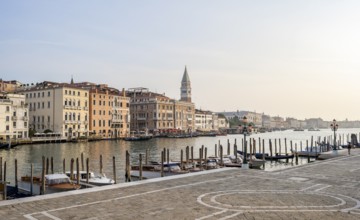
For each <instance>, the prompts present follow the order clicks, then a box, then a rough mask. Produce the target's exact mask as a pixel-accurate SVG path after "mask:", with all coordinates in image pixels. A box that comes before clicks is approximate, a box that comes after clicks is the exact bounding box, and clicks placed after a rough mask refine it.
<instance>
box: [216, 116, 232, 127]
mask: <svg viewBox="0 0 360 220" xmlns="http://www.w3.org/2000/svg"><path fill="white" fill-rule="evenodd" d="M218 127H219V129H224V128H229V127H230V126H229V121H228V120H227V119H226V117H225V115H223V114H218Z"/></svg>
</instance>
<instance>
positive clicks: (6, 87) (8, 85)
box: [0, 79, 22, 93]
mask: <svg viewBox="0 0 360 220" xmlns="http://www.w3.org/2000/svg"><path fill="white" fill-rule="evenodd" d="M21 85H22V84H21V83H20V82H18V81H16V80H11V81H3V80H2V79H0V92H8V93H14V92H15V91H16V89H17V88H18V87H20V86H21Z"/></svg>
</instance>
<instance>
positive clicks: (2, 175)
mask: <svg viewBox="0 0 360 220" xmlns="http://www.w3.org/2000/svg"><path fill="white" fill-rule="evenodd" d="M74 163H75V165H76V174H77V175H74ZM84 167H85V166H84V154H83V153H81V170H84ZM49 168H50V171H49ZM3 170H4V172H3ZM63 173H64V174H65V173H66V161H65V159H63ZM86 173H89V158H86ZM102 173H103V159H102V155H100V174H102ZM47 174H54V160H53V157H51V158H50V160H49V158H45V156H43V157H42V167H41V179H40V186H41V187H40V194H41V195H43V194H45V184H46V183H45V175H47ZM80 176H81V175H80V162H79V158H76V160H75V159H74V158H71V160H70V179H71V180H76V184H78V185H79V184H80ZM75 177H76V178H75ZM113 177H114V181H115V183H116V164H115V157H114V156H113ZM29 179H30V195H33V185H34V166H33V164H31V165H30V178H29ZM0 182H3V183H5V185H7V184H8V183H9V182H7V181H6V161H5V162H4V166H3V162H2V157H0ZM18 182H19V180H18V166H17V159H15V189H16V190H17V189H18ZM82 184H83V185H84V183H82ZM86 184H89V175H86ZM0 191H1V190H0ZM3 192H4V193H3V195H4V196H3V197H4V198H6V187H4V189H3Z"/></svg>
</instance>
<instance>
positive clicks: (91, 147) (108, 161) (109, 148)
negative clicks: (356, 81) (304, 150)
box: [0, 128, 360, 185]
mask: <svg viewBox="0 0 360 220" xmlns="http://www.w3.org/2000/svg"><path fill="white" fill-rule="evenodd" d="M359 132H360V129H359V128H358V129H339V130H338V131H337V134H339V135H341V136H343V135H344V138H345V143H346V141H347V140H346V137H347V134H352V133H354V134H359ZM332 134H333V132H332V131H331V130H330V129H323V130H321V131H304V132H299V131H296V132H295V131H290V130H288V131H278V132H270V133H259V134H253V135H251V136H250V138H254V139H255V140H256V142H258V138H259V137H260V138H261V139H264V140H265V151H266V152H269V148H268V142H269V141H268V140H269V139H272V140H273V149H274V139H275V138H276V139H279V138H280V139H281V142H282V143H281V146H282V152H285V144H284V138H287V149H288V152H290V141H293V147H294V148H295V144H297V146H298V150H300V141H302V145H303V147H305V146H306V140H309V144H310V139H311V136H313V137H314V141H317V139H318V137H322V139H321V140H323V138H324V137H330V136H331V135H332ZM243 137H244V136H243V135H228V136H217V137H197V138H184V139H170V138H154V139H151V140H149V141H144V142H127V141H123V140H117V141H98V142H87V143H57V144H36V145H21V146H17V147H16V148H14V149H11V150H1V151H0V157H2V158H3V162H4V161H6V162H7V180H8V181H10V182H11V183H10V184H11V185H14V172H15V171H14V169H15V168H14V167H15V166H14V164H15V162H14V160H15V158H16V159H17V160H18V177H19V178H20V177H21V176H24V175H30V164H31V163H33V165H34V175H36V176H41V165H42V156H45V157H46V158H49V160H50V158H51V157H53V158H54V172H62V170H63V168H62V164H63V162H62V161H63V159H64V158H65V160H66V170H69V169H70V160H71V158H74V159H76V158H77V157H78V158H79V161H80V157H81V153H83V154H84V161H85V160H86V158H89V161H90V170H92V171H95V172H99V167H100V166H99V157H100V154H101V155H102V156H103V166H104V172H105V173H106V174H107V175H108V176H109V177H112V172H113V171H112V170H113V168H112V163H113V162H112V158H113V156H115V158H116V169H117V174H116V175H117V181H118V182H124V174H125V172H124V169H125V152H126V151H129V153H130V155H131V162H132V163H133V164H135V163H137V161H138V157H139V154H140V153H143V154H145V150H146V149H147V148H148V149H150V155H149V157H150V158H149V161H150V160H153V161H160V154H161V150H162V149H163V148H168V149H169V150H170V159H171V160H180V150H181V149H183V150H184V158H185V148H186V146H193V147H194V157H195V158H197V157H198V155H199V148H200V147H201V146H202V145H204V146H205V147H207V155H208V156H211V155H214V154H215V144H218V142H219V141H220V143H221V144H222V145H223V151H224V154H227V140H228V139H229V141H230V144H231V147H230V149H231V153H233V144H234V142H235V139H236V140H237V145H238V149H239V150H240V149H241V142H242V138H243ZM247 140H249V137H247ZM257 149H258V143H257ZM278 150H279V144H278ZM257 151H258V150H257ZM143 160H145V159H143ZM304 163H307V159H306V158H304V159H301V158H299V164H304ZM80 164H81V162H80ZM288 166H295V159H294V160H292V159H290V160H289V163H285V161H280V162H270V161H269V162H267V163H266V167H265V170H274V169H281V168H284V167H288Z"/></svg>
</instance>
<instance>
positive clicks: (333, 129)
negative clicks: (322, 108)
mask: <svg viewBox="0 0 360 220" xmlns="http://www.w3.org/2000/svg"><path fill="white" fill-rule="evenodd" d="M330 127H331V130H332V131H334V150H336V131H337V129H338V127H339V125H338V124H336V120H335V119H334V120H333V123H332V124H330Z"/></svg>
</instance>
